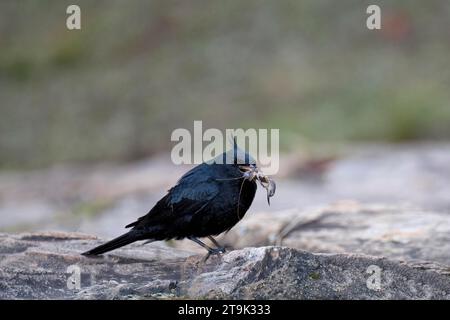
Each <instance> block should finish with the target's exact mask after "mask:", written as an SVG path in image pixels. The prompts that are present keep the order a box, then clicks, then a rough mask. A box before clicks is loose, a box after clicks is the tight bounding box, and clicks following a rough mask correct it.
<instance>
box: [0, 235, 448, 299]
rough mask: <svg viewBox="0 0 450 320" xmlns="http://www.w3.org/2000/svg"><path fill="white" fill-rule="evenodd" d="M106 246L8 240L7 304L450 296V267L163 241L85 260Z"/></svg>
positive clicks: (55, 239)
mask: <svg viewBox="0 0 450 320" xmlns="http://www.w3.org/2000/svg"><path fill="white" fill-rule="evenodd" d="M100 242H101V241H100V240H97V239H95V238H94V237H91V236H87V235H82V234H73V233H41V234H21V235H9V234H1V235H0V298H1V299H23V298H31V299H55V298H58V299H171V298H214V299H220V298H231V299H238V298H247V299H449V298H450V276H449V273H450V269H449V268H447V267H445V266H440V265H437V264H433V263H421V264H411V263H406V262H398V261H391V260H388V259H386V258H378V257H370V256H364V255H354V254H313V253H309V252H305V251H300V250H296V249H290V248H284V247H260V248H245V249H242V250H236V251H232V252H229V253H226V254H225V255H223V256H221V257H212V258H210V259H209V260H208V261H207V262H203V261H202V259H203V257H202V256H200V255H196V254H194V255H193V254H192V252H189V251H185V250H180V249H174V248H168V247H167V246H162V245H160V244H158V243H154V244H150V245H146V246H141V245H139V244H134V245H130V246H127V247H125V248H122V249H119V250H116V251H114V252H113V253H110V254H107V255H105V256H103V257H97V258H87V257H83V256H80V253H81V252H82V251H84V250H86V249H88V248H91V247H93V246H95V245H97V244H98V243H100ZM78 272H79V275H80V277H79V280H80V281H78V278H77V275H78Z"/></svg>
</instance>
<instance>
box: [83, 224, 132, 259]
mask: <svg viewBox="0 0 450 320" xmlns="http://www.w3.org/2000/svg"><path fill="white" fill-rule="evenodd" d="M138 240H140V238H139V237H138V235H137V234H136V233H135V232H134V231H133V230H131V231H130V232H127V233H125V234H123V235H121V236H119V237H117V238H115V239H113V240H111V241H108V242H107V243H105V244H102V245H100V246H98V247H96V248H94V249H92V250H89V251H86V252H83V253H82V255H84V256H95V255H98V254H102V253H105V252H108V251H111V250H114V249H117V248H120V247H123V246H125V245H127V244H130V243H132V242H135V241H138Z"/></svg>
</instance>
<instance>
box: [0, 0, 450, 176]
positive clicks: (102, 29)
mask: <svg viewBox="0 0 450 320" xmlns="http://www.w3.org/2000/svg"><path fill="white" fill-rule="evenodd" d="M72 3H77V4H79V5H80V7H81V10H82V30H81V31H69V30H67V29H66V28H65V19H66V17H67V15H66V13H65V10H66V7H67V6H68V5H69V4H72ZM374 3H376V4H379V5H380V6H381V8H382V14H383V16H382V26H383V28H382V30H380V31H370V30H368V29H367V28H366V27H365V20H366V18H367V14H366V13H365V12H366V8H367V6H368V5H369V4H374ZM449 23H450V2H448V1H442V0H434V1H422V0H414V1H360V0H351V1H350V0H345V1H332V0H329V1H317V0H309V1H296V0H292V1H285V0H281V1H260V0H246V1H237V0H233V1H195V0H183V1H162V0H161V1H136V0H131V1H122V0H102V1H87V0H84V1H61V0H52V1H51V0H40V1H34V0H18V1H12V0H9V1H2V2H0V113H1V117H0V167H3V168H5V167H16V168H23V167H36V166H46V165H49V164H52V163H56V162H62V161H64V162H67V161H100V160H118V161H124V160H129V159H137V158H140V157H144V156H147V155H151V154H152V153H154V152H158V151H161V150H167V149H169V148H170V147H171V145H172V144H171V142H170V133H171V132H172V130H173V129H175V128H179V127H183V128H187V129H190V130H192V126H193V121H194V120H203V121H204V128H207V127H217V128H222V129H223V128H238V127H244V128H247V127H257V128H281V138H282V141H281V142H282V146H284V147H287V146H289V145H290V144H291V143H292V142H293V141H296V140H295V139H296V137H303V138H304V139H306V140H307V141H310V142H312V143H314V142H315V141H327V142H333V141H360V140H363V141H366V140H381V141H408V140H417V139H421V140H423V139H428V140H434V139H448V138H449V137H450V105H449V101H450V99H449V98H450V92H449V88H450V68H449V66H448V64H449V57H450V28H449Z"/></svg>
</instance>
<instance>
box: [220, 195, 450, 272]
mask: <svg viewBox="0 0 450 320" xmlns="http://www.w3.org/2000/svg"><path fill="white" fill-rule="evenodd" d="M220 240H221V241H222V242H223V243H225V244H227V245H229V246H231V247H234V248H243V247H248V246H263V245H283V246H288V247H291V248H297V249H301V250H306V251H311V252H317V253H319V252H320V253H361V254H369V255H374V256H384V257H388V258H390V259H393V260H406V261H421V260H424V261H434V262H439V263H443V264H446V265H450V219H448V214H447V213H439V212H432V211H425V210H421V209H417V208H413V207H399V206H386V205H363V204H359V203H357V202H353V201H342V202H339V203H336V204H334V205H330V206H326V207H321V208H317V209H315V210H312V209H310V210H305V211H299V210H286V211H281V212H272V213H259V214H255V215H253V216H249V217H246V218H245V219H244V221H242V222H241V223H240V224H239V225H238V226H236V227H235V228H234V229H232V230H231V231H230V232H229V233H228V234H227V235H226V236H225V237H224V238H223V239H220Z"/></svg>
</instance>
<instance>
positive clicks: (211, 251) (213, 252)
mask: <svg viewBox="0 0 450 320" xmlns="http://www.w3.org/2000/svg"><path fill="white" fill-rule="evenodd" d="M188 239H189V240H191V241H194V242H195V243H197V244H199V245H201V246H202V247H203V248H205V249H206V250H208V254H207V255H206V256H205V258H203V262H206V260H208V258H209V256H210V255H219V254H221V253H223V252H222V250H221V248H214V249H213V248H211V247H209V246H207V245H206V244H204V243H203V242H201V241H200V240H198V239H197V238H196V237H188Z"/></svg>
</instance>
